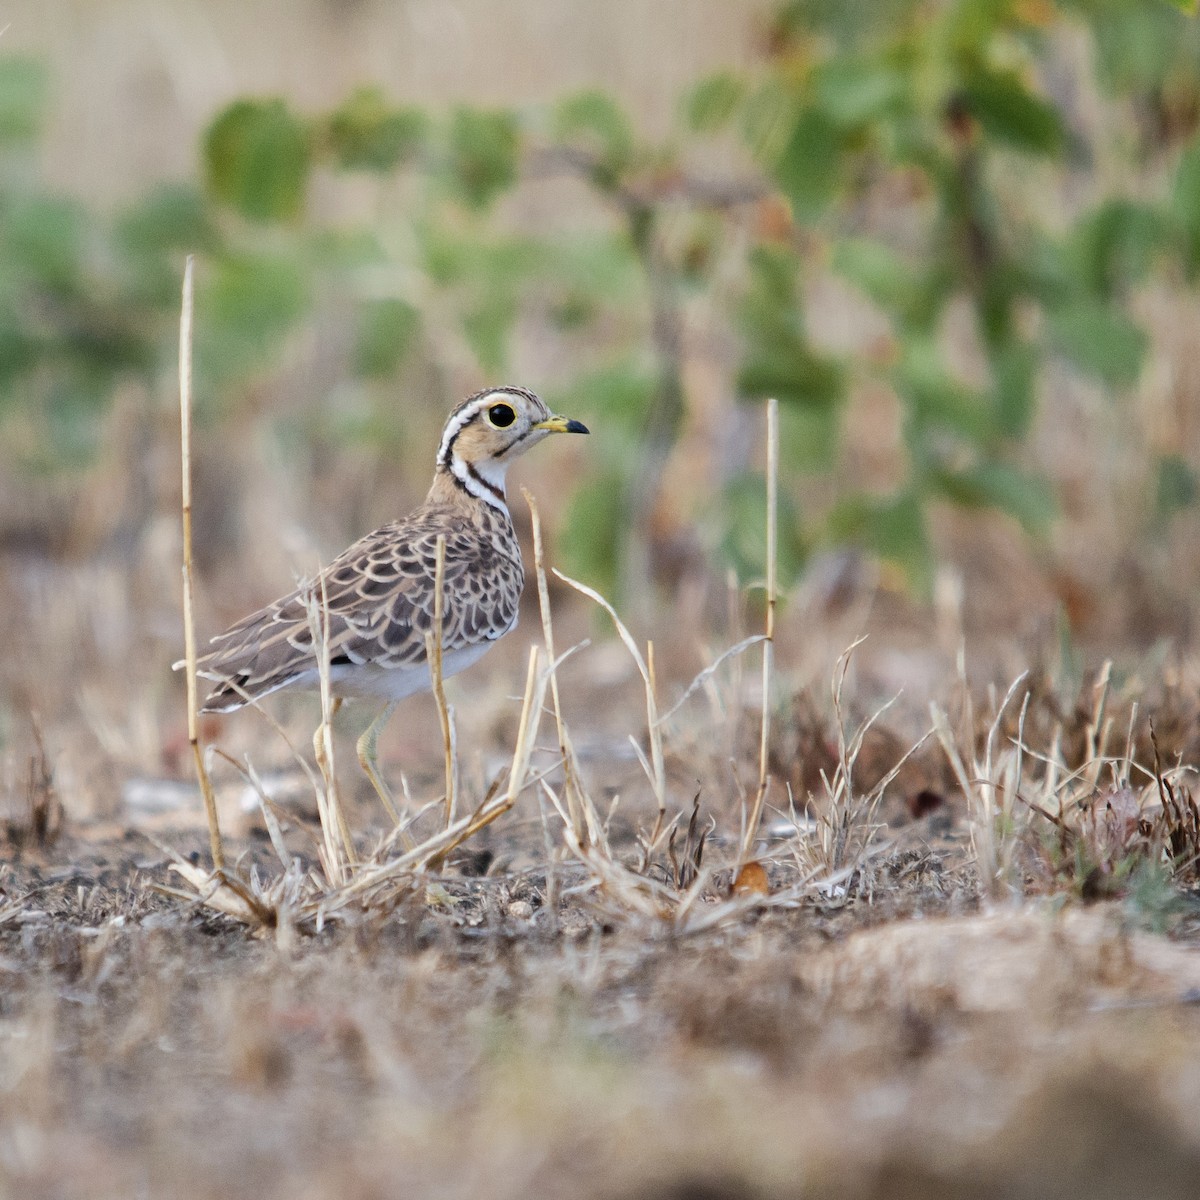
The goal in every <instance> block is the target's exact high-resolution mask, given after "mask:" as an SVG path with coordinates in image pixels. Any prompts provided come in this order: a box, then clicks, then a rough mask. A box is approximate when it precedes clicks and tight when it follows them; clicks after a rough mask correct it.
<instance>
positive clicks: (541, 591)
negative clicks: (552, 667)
mask: <svg viewBox="0 0 1200 1200" xmlns="http://www.w3.org/2000/svg"><path fill="white" fill-rule="evenodd" d="M521 495H522V496H524V497H525V503H526V504H527V505H528V506H529V516H530V520H531V521H532V523H533V560H534V572H535V574H536V576H537V592H538V609H539V611H540V613H541V617H542V640H543V642H544V643H545V646H546V657H547V661H548V662H550V663H551V664H554V663H555V662H557V656H556V655H555V653H554V624H553V622H552V620H551V618H550V589H549V588H548V587H547V585H546V565H545V554H544V550H543V547H542V517H541V513H539V512H538V506H537V501H536V500H534V498H533V496H532V495H531V494H530V492H529V490H528V489H527V488H522V489H521ZM550 702H551V704H552V705H553V706H554V724H555V728H556V730H557V733H558V749H559V752H560V753H561V754H562V769H563V794H564V795H565V797H566V801H567V813H568V815H569V818H570V822H571V825H572V826H573V827H574V829H575V836H576V838H577V840H578V841H579V842H580V844H581V845H585V846H586V845H587V843H588V840H589V837H590V836H591V835H594V834H595V833H596V832H597V831H596V830H591V829H585V814H586V816H587V817H589V818H590V816H591V815H592V814H591V806H590V805H586V804H585V803H584V801H583V797H582V794H581V789H580V787H579V783H578V779H577V777H576V772H575V766H574V763H573V762H572V758H571V743H570V739H569V737H568V736H567V727H566V724H565V723H564V721H563V715H562V702H561V701H560V700H559V695H558V674H557V672H552V673H551V675H550ZM591 824H592V823H591V821H590V820H589V821H587V825H588V826H589V827H590V825H591Z"/></svg>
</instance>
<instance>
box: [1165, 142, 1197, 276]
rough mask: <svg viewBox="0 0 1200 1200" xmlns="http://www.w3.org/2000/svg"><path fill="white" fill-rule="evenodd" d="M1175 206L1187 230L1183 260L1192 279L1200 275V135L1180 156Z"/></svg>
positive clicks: (1173, 199)
mask: <svg viewBox="0 0 1200 1200" xmlns="http://www.w3.org/2000/svg"><path fill="white" fill-rule="evenodd" d="M1171 207H1172V211H1173V213H1174V216H1175V220H1176V221H1177V223H1178V225H1179V228H1180V229H1181V231H1182V233H1183V262H1184V270H1185V272H1186V274H1187V278H1188V281H1189V282H1191V283H1195V281H1196V279H1197V277H1198V276H1200V134H1198V135H1197V136H1195V137H1194V138H1193V139H1192V143H1191V145H1190V146H1188V147H1187V149H1186V150H1184V152H1183V154H1182V155H1181V156H1180V158H1179V166H1178V167H1177V168H1176V171H1175V184H1174V188H1173V189H1172V195H1171Z"/></svg>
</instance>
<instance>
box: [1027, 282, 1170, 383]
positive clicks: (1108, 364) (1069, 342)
mask: <svg viewBox="0 0 1200 1200" xmlns="http://www.w3.org/2000/svg"><path fill="white" fill-rule="evenodd" d="M1049 326H1050V337H1051V340H1052V342H1053V344H1054V345H1055V347H1056V348H1057V349H1058V350H1059V352H1060V353H1062V354H1064V355H1066V357H1067V358H1069V359H1070V360H1071V361H1072V362H1073V363H1074V364H1075V365H1076V366H1077V367H1078V368H1079V369H1080V370H1081V371H1084V372H1086V373H1087V374H1089V375H1094V376H1095V377H1096V378H1098V379H1099V380H1101V381H1102V382H1103V383H1106V384H1108V385H1109V386H1110V387H1117V388H1123V387H1130V386H1131V385H1132V384H1134V383H1135V382H1136V381H1137V377H1138V374H1139V372H1140V371H1141V369H1142V359H1143V358H1144V357H1145V353H1146V347H1147V338H1146V335H1145V334H1144V333H1143V332H1142V331H1141V330H1140V329H1139V328H1138V327H1137V326H1136V325H1135V324H1134V323H1133V322H1132V321H1130V320H1129V318H1128V317H1126V316H1125V315H1124V313H1121V312H1119V311H1117V310H1116V309H1113V308H1109V307H1107V306H1105V305H1103V304H1097V303H1096V302H1094V301H1091V300H1079V301H1076V302H1075V303H1072V304H1068V305H1064V306H1063V307H1062V308H1059V309H1057V310H1056V311H1054V312H1052V313H1051V314H1050V320H1049Z"/></svg>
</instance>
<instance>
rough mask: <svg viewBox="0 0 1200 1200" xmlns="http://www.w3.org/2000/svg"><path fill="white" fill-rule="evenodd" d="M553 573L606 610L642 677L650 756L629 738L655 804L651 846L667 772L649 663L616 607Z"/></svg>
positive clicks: (658, 830)
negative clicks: (656, 808) (655, 810)
mask: <svg viewBox="0 0 1200 1200" xmlns="http://www.w3.org/2000/svg"><path fill="white" fill-rule="evenodd" d="M554 574H555V575H556V576H557V577H558V578H559V579H561V580H562V581H563V583H565V584H566V585H567V586H568V587H571V588H574V589H575V590H576V591H577V592H579V593H580V594H581V595H583V596H587V598H588V599H589V600H591V601H593V602H594V603H596V604H598V605H599V606H600V607H601V608H602V609H604V611H605V612H606V613H608V615H609V617H610V618H611V619H612V623H613V625H614V626H615V627H616V630H617V636H618V637H619V638H620V639H621V641H622V642H623V643H624V645H625V649H626V650H628V651H629V654H630V657H631V658H632V659H633V661H634V665H635V666H636V667H637V669H638V674H639V675H641V677H642V685H643V687H644V689H645V694H646V728H647V732H648V740H649V745H650V757H649V758H647V757H646V752H645V751H644V750H643V749H642V747H641V745H640V744H639V742H638V741H637V739H636V738H635V737H634V736H633V735H632V734H630V737H629V741H630V743H631V744H632V746H633V750H634V753H635V754H636V755H637V759H638V762H639V763H640V764H641V766H642V770H643V771H644V772H645V773H646V778H647V779H648V780H649V781H650V788H651V791H652V793H653V795H654V801H655V804H656V805H657V806H658V815H657V818H656V820H655V826H654V833H653V835H652V836H651V838H650V845H651V847H653V846H655V845H657V844H658V842H659V841H660V840H661V839H662V837H663V836H665V833H666V812H667V772H666V765H665V759H664V756H663V736H662V721H661V720H660V719H659V713H658V700H657V695H656V689H655V679H654V674H653V672H652V671H651V668H650V664H649V663H648V662H647V660H646V658H645V657H643V655H642V652H641V651H640V650H639V649H638V646H637V642H635V641H634V640H633V635H632V634H631V633H630V632H629V630H628V629H627V628H626V627H625V623H624V622H623V621H622V620H621V618H620V617H619V616H618V615H617V610H616V609H615V608H613V606H612V605H611V604H610V603H609V602H608V601H607V600H605V598H604V597H603V596H601V595H600V593H599V592H597V591H596V590H595V589H593V588H590V587H588V586H587V584H585V583H580V582H579V581H578V580H577V579H572V578H571V577H570V576H569V575H564V574H563V573H562V572H561V571H558V570H556V571H555V572H554ZM653 653H654V652H653V649H652V648H650V650H649V654H650V659H651V661H652V660H653Z"/></svg>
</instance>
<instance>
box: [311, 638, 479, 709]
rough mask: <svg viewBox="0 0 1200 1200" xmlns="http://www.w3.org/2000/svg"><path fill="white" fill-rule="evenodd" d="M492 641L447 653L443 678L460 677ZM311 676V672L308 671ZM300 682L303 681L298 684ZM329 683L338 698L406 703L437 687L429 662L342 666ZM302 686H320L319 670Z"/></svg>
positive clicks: (335, 671) (444, 660)
mask: <svg viewBox="0 0 1200 1200" xmlns="http://www.w3.org/2000/svg"><path fill="white" fill-rule="evenodd" d="M491 648H492V643H491V642H480V643H479V644H478V645H475V646H463V647H462V648H461V649H459V650H447V651H446V652H445V653H444V654H443V655H442V678H443V679H446V678H449V676H451V675H457V674H458V673H459V671H465V670H466V669H467V667H470V666H473V665H474V664H475V663H477V662H478V661H479V660H480V659H481V658H482V657H483V656H484V655H485V654H486V653H487V652H488V651H489V650H490V649H491ZM305 674H306V675H307V674H308V672H307V671H306V672H305ZM297 682H299V681H297ZM329 683H330V687H331V688H332V691H333V694H334V695H335V696H344V697H346V698H348V699H350V698H369V699H375V700H403V699H404V698H405V697H407V696H415V695H416V694H417V693H418V692H428V691H431V690H432V688H433V677H432V675H431V674H430V671H429V664H428V663H419V664H417V665H416V666H412V667H391V668H388V667H377V666H374V665H371V664H365V665H363V666H361V667H356V666H350V665H342V666H336V667H333V668H332V669H331V670H330V672H329ZM300 686H301V687H313V688H317V687H320V680H319V677H318V675H317V672H316V671H313V672H312V682H311V683H308V682H305V683H300Z"/></svg>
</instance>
